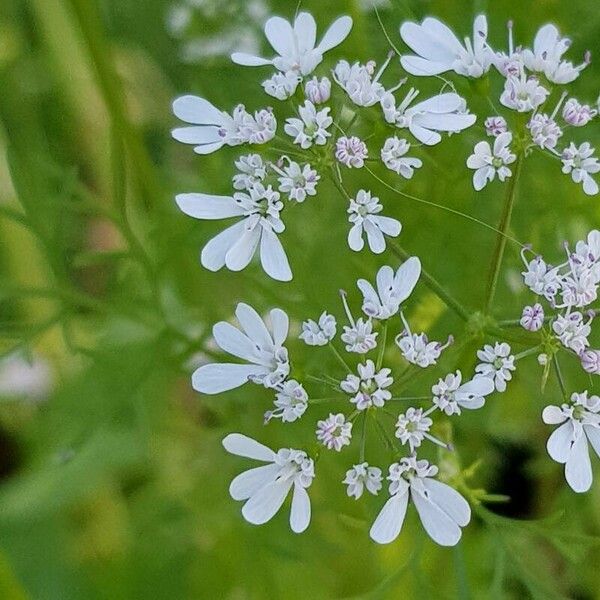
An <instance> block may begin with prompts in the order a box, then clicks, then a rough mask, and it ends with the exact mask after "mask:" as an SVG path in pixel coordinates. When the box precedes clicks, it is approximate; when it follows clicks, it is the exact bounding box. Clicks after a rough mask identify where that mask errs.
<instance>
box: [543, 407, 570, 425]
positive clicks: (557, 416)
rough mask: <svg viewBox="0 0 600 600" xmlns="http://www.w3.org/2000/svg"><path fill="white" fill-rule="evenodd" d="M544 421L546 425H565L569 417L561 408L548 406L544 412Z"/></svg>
mask: <svg viewBox="0 0 600 600" xmlns="http://www.w3.org/2000/svg"><path fill="white" fill-rule="evenodd" d="M542 420H543V421H544V423H546V425H558V424H559V423H564V422H565V421H566V420H567V417H566V416H565V413H563V411H562V410H561V408H560V407H559V406H546V408H544V410H543V411H542Z"/></svg>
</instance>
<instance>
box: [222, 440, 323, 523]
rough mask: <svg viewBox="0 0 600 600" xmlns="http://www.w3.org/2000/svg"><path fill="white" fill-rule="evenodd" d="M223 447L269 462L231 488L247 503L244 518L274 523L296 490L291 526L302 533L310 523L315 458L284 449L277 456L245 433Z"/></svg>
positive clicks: (238, 477) (235, 494)
mask: <svg viewBox="0 0 600 600" xmlns="http://www.w3.org/2000/svg"><path fill="white" fill-rule="evenodd" d="M223 446H224V447H225V450H227V452H229V453H231V454H236V455H237V456H243V457H245V458H251V459H253V460H258V461H261V462H264V463H267V464H265V465H263V466H260V467H255V468H254V469H250V470H248V471H244V472H243V473H240V474H239V475H238V476H237V477H235V479H234V480H233V481H232V482H231V485H230V486H229V493H230V494H231V497H232V498H233V499H234V500H245V504H244V506H243V507H242V515H243V517H244V519H246V521H248V522H249V523H252V524H253V525H262V524H264V523H266V522H267V521H270V520H271V519H272V518H273V517H274V516H275V515H276V514H277V512H278V511H279V509H280V508H281V506H282V505H283V502H284V500H285V499H286V497H287V495H288V494H289V492H290V490H291V489H292V487H293V488H294V493H293V496H292V510H291V512H290V527H291V528H292V531H294V532H295V533H302V532H303V531H304V530H305V529H306V528H307V527H308V525H309V523H310V499H309V497H308V494H307V492H306V489H307V488H309V487H310V485H311V484H312V481H313V479H314V477H315V466H314V462H313V460H312V458H308V456H307V454H306V452H303V451H302V450H294V449H292V448H282V449H281V450H279V451H278V452H277V453H275V452H273V450H271V449H270V448H267V446H263V445H262V444H260V443H259V442H257V441H256V440H253V439H252V438H249V437H246V436H245V435H242V434H241V433H231V434H229V435H228V436H227V437H226V438H225V439H224V440H223Z"/></svg>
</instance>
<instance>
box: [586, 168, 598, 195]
mask: <svg viewBox="0 0 600 600" xmlns="http://www.w3.org/2000/svg"><path fill="white" fill-rule="evenodd" d="M583 191H584V192H585V193H586V194H587V195H588V196H595V195H596V194H597V193H598V184H597V183H596V181H595V180H594V178H593V177H592V176H591V175H588V174H587V173H586V174H585V175H584V177H583Z"/></svg>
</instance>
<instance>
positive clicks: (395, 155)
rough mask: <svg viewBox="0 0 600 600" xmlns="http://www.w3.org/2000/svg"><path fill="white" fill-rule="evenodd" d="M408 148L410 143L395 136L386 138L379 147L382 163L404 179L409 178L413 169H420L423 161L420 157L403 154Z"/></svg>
mask: <svg viewBox="0 0 600 600" xmlns="http://www.w3.org/2000/svg"><path fill="white" fill-rule="evenodd" d="M409 149H410V144H409V143H408V141H407V140H405V139H403V138H402V139H400V138H398V137H397V136H394V137H390V138H387V140H385V143H384V144H383V148H381V160H382V161H383V164H384V165H385V166H386V167H387V168H388V169H389V170H390V171H394V172H396V173H398V175H401V176H402V177H404V178H405V179H411V178H412V176H413V174H414V172H415V169H420V168H421V167H422V166H423V161H421V159H420V158H413V157H410V156H405V154H406V153H407V152H408V151H409Z"/></svg>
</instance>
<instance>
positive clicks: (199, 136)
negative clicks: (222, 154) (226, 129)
mask: <svg viewBox="0 0 600 600" xmlns="http://www.w3.org/2000/svg"><path fill="white" fill-rule="evenodd" d="M171 135H172V136H173V139H175V140H177V141H178V142H181V143H182V144H219V143H220V144H222V143H223V138H222V137H221V136H220V135H219V130H218V128H217V127H214V126H213V125H195V126H193V127H178V128H177V129H173V130H172V131H171Z"/></svg>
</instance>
